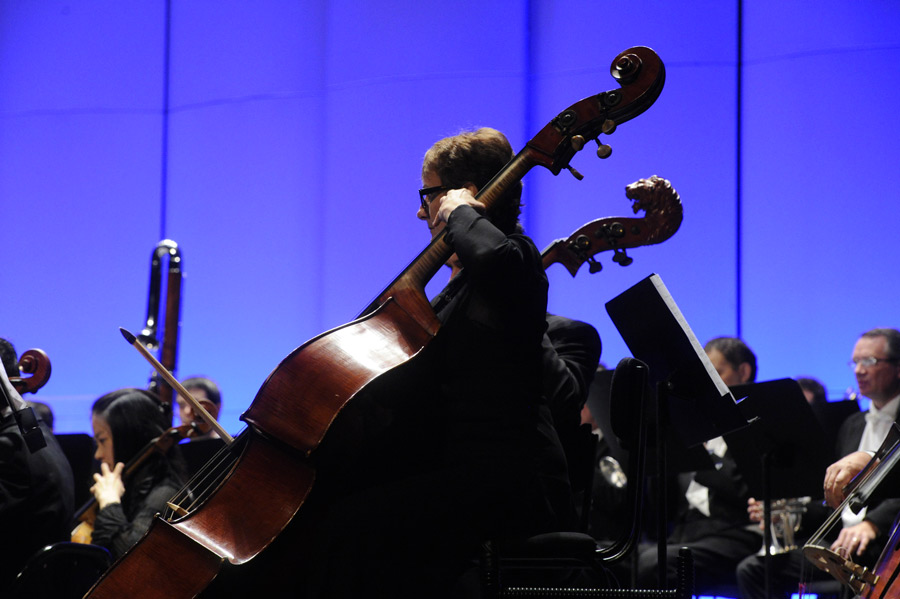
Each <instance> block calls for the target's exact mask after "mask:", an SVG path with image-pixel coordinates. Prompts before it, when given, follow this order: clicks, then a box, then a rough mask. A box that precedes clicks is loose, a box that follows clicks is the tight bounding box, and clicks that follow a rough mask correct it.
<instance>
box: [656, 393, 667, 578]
mask: <svg viewBox="0 0 900 599" xmlns="http://www.w3.org/2000/svg"><path fill="white" fill-rule="evenodd" d="M667 387H668V382H666V381H660V382H658V383H656V480H657V486H658V489H657V502H658V503H657V506H656V538H657V545H656V552H657V553H656V567H657V588H658V589H660V590H664V589H665V588H666V587H667V586H668V581H667V576H666V573H667V570H668V564H667V563H666V562H667V557H666V545H667V539H668V534H667V532H668V531H667V528H666V523H667V520H666V519H667V514H666V503H667V501H668V493H667V487H668V484H667V483H666V428H667V425H666V423H665V422H664V418H665V417H666V416H665V414H666V409H665V405H666V389H667Z"/></svg>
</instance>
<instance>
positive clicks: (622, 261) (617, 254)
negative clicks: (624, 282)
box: [612, 250, 634, 266]
mask: <svg viewBox="0 0 900 599" xmlns="http://www.w3.org/2000/svg"><path fill="white" fill-rule="evenodd" d="M612 261H613V262H615V263H616V264H618V265H619V266H628V265H629V264H631V263H632V262H634V259H633V258H630V257H629V256H628V254H626V253H625V250H614V251H613V257H612Z"/></svg>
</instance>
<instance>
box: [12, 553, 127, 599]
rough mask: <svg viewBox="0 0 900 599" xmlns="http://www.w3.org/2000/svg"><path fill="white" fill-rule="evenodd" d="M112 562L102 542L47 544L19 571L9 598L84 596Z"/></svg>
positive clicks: (78, 597) (37, 598)
mask: <svg viewBox="0 0 900 599" xmlns="http://www.w3.org/2000/svg"><path fill="white" fill-rule="evenodd" d="M111 563H112V558H111V557H110V554H109V551H107V550H106V549H104V548H103V547H100V546H99V545H84V544H81V543H68V542H62V543H54V544H52V545H47V546H46V547H44V548H43V549H41V550H40V551H38V552H37V553H36V554H35V555H34V556H32V558H31V559H30V560H28V563H27V564H25V567H24V568H23V569H22V571H21V572H19V575H18V576H17V577H16V580H15V582H14V583H13V585H12V587H11V589H10V594H9V595H8V598H9V599H80V598H81V597H83V596H84V595H85V593H87V591H88V590H89V589H90V588H91V586H93V584H94V583H95V582H97V580H98V579H99V578H100V576H101V575H102V574H103V573H104V572H105V571H106V570H107V568H109V566H110V564H111Z"/></svg>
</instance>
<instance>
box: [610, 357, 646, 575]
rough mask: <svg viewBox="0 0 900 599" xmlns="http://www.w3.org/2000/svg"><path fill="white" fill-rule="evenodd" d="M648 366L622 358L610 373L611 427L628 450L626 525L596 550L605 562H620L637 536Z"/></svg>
mask: <svg viewBox="0 0 900 599" xmlns="http://www.w3.org/2000/svg"><path fill="white" fill-rule="evenodd" d="M648 381H649V369H648V367H647V364H645V363H644V362H642V361H641V360H638V359H636V358H622V360H620V361H619V363H618V365H616V369H615V371H614V372H613V376H612V383H611V386H610V402H609V410H610V424H611V426H612V429H613V432H614V433H615V435H616V437H617V438H618V440H619V444H620V445H621V446H622V448H623V449H625V450H627V451H628V465H627V469H626V478H627V481H628V484H627V487H626V500H625V506H626V510H627V512H626V513H624V514H622V517H623V518H625V519H626V520H627V522H628V526H625V527H624V528H623V529H622V533H621V535H620V537H619V538H617V539H615V540H614V541H613V542H612V543H611V544H610V545H608V546H606V547H602V548H600V549H599V550H598V557H599V559H601V560H603V561H604V562H606V563H613V562H616V561H619V560H621V559H622V558H623V557H625V556H626V555H628V553H629V552H630V551H631V550H632V549H633V548H634V546H635V544H636V543H637V541H638V538H639V537H640V522H641V513H642V511H643V498H644V492H643V489H644V466H645V459H646V455H645V454H646V447H647V428H648V424H649V422H650V419H649V418H648V413H649V410H650V407H651V397H652V394H651V393H650V387H649V382H648Z"/></svg>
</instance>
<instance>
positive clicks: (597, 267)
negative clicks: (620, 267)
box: [587, 258, 603, 274]
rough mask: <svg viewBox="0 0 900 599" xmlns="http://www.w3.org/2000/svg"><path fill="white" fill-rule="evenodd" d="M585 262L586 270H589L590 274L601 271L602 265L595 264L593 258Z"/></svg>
mask: <svg viewBox="0 0 900 599" xmlns="http://www.w3.org/2000/svg"><path fill="white" fill-rule="evenodd" d="M587 262H588V268H589V269H590V271H591V274H594V273H595V272H600V271H601V270H603V265H602V264H600V263H599V262H597V261H596V260H594V259H593V258H588V259H587Z"/></svg>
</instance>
